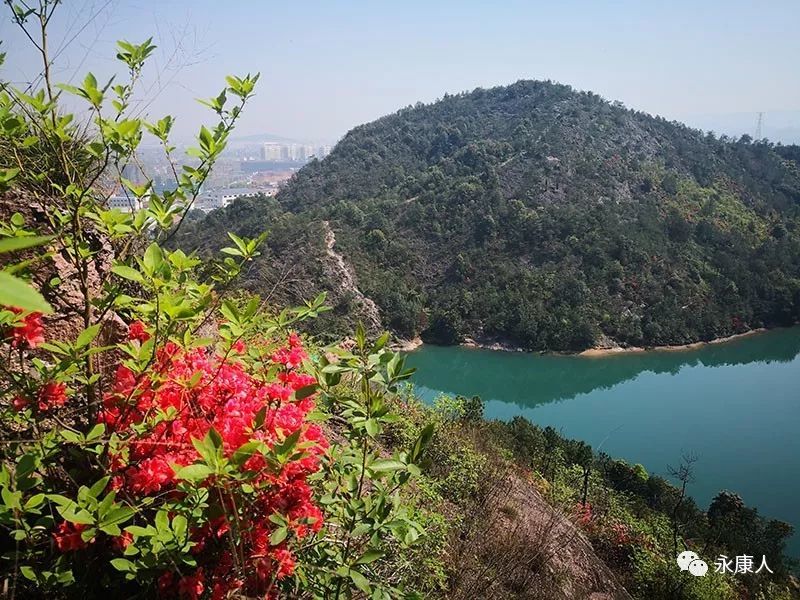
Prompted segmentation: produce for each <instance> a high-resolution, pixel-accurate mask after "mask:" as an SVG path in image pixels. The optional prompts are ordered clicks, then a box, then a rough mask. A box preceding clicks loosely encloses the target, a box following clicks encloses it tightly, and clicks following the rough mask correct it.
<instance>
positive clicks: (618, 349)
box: [575, 327, 769, 358]
mask: <svg viewBox="0 0 800 600" xmlns="http://www.w3.org/2000/svg"><path fill="white" fill-rule="evenodd" d="M767 331H769V330H768V329H767V328H766V327H759V328H757V329H751V330H749V331H745V332H743V333H734V334H733V335H728V336H725V337H721V338H715V339H713V340H709V341H707V342H703V341H700V342H692V343H690V344H677V345H674V346H650V347H642V346H628V347H622V346H615V347H613V348H587V349H586V350H583V351H582V352H577V353H575V355H576V356H585V357H587V358H593V357H600V356H610V355H613V354H627V353H632V354H635V353H639V352H684V351H686V350H697V349H698V348H702V347H703V346H710V345H712V344H725V343H726V342H732V341H734V340H738V339H741V338H746V337H750V336H751V335H758V334H760V333H766V332H767Z"/></svg>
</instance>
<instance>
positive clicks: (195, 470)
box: [0, 2, 431, 599]
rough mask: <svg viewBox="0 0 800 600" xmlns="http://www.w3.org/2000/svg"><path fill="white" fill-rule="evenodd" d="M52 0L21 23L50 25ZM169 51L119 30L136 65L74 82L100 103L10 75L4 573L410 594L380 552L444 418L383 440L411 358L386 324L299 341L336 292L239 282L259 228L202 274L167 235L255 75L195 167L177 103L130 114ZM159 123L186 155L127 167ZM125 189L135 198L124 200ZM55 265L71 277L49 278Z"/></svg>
mask: <svg viewBox="0 0 800 600" xmlns="http://www.w3.org/2000/svg"><path fill="white" fill-rule="evenodd" d="M58 4H59V3H52V2H43V3H41V5H40V6H39V7H38V8H35V9H31V10H28V11H26V10H21V11H16V12H15V13H14V20H15V21H16V22H17V24H18V25H19V26H20V27H22V28H24V29H25V30H26V33H28V34H29V35H31V36H34V35H39V34H41V35H42V36H46V24H47V23H49V22H50V20H51V18H52V13H53V11H54V10H55V7H56V6H57V5H58ZM31 21H32V22H34V23H36V32H34V31H33V30H31V29H30V22H31ZM39 25H42V27H41V31H40V29H39ZM41 46H42V47H46V44H44V43H42V44H41ZM153 49H154V46H153V45H152V44H151V43H150V41H149V40H148V41H146V42H144V43H143V44H139V45H136V44H130V43H128V42H120V43H119V53H118V58H119V59H120V60H121V61H122V62H123V63H124V65H125V66H126V67H127V70H128V71H129V75H130V79H129V80H128V82H127V83H119V82H115V84H114V85H111V82H109V83H108V84H107V85H106V84H100V83H98V82H97V80H96V78H95V77H94V76H93V75H91V74H89V75H88V76H87V77H86V79H85V80H84V82H83V83H82V84H81V85H80V86H69V85H65V86H60V89H61V90H63V91H64V92H66V93H70V94H73V95H75V96H77V97H79V98H81V99H83V100H84V101H86V103H87V105H88V111H89V114H90V118H91V122H90V123H83V124H80V123H78V122H77V121H76V119H75V118H74V116H73V115H65V113H64V112H63V111H61V110H60V109H59V98H60V96H59V92H56V89H55V86H54V85H53V84H52V83H51V82H50V80H49V77H47V78H45V80H44V82H43V87H42V89H40V90H36V91H33V92H32V93H28V92H23V91H20V90H16V89H14V88H13V87H12V86H10V85H7V84H3V85H2V89H3V90H6V91H5V92H0V136H2V139H0V142H2V143H0V195H2V194H3V193H4V192H7V191H8V190H11V191H12V192H14V193H16V192H21V193H24V194H25V197H26V202H27V203H28V204H29V205H30V206H36V207H39V209H38V210H39V213H37V212H35V211H34V212H31V213H29V214H25V215H23V214H21V213H16V214H14V215H13V216H12V217H11V218H10V220H8V221H5V222H4V221H2V220H0V253H2V254H3V256H4V258H9V257H10V258H13V259H15V260H16V259H18V260H17V262H16V263H15V264H9V265H8V266H7V268H6V269H5V270H2V271H0V352H2V353H3V356H4V357H5V359H6V360H5V361H4V363H3V365H2V367H0V418H2V427H1V428H0V447H2V454H1V455H0V528H2V530H3V532H4V533H5V534H6V535H4V536H2V537H1V538H0V547H2V558H1V559H0V579H2V580H3V582H4V583H3V585H4V586H5V588H6V589H8V591H9V594H10V596H11V597H12V598H13V597H16V596H19V597H23V596H46V597H72V596H80V597H81V598H91V597H100V596H107V595H108V594H109V593H111V595H112V596H114V597H116V596H120V597H134V596H135V597H152V596H154V595H159V596H161V597H165V598H172V597H177V598H185V599H196V598H215V599H216V598H218V599H222V598H228V597H234V596H240V597H241V596H244V597H259V598H277V597H287V596H291V597H297V596H303V597H316V598H330V597H333V598H339V597H353V596H354V595H356V594H361V595H367V596H371V597H374V598H391V597H396V596H405V595H407V594H408V591H407V590H404V589H403V586H402V581H399V580H397V579H396V577H394V576H393V575H392V574H391V569H390V568H389V567H387V566H386V564H385V561H386V560H388V559H389V558H390V556H389V555H390V553H391V551H392V549H396V548H398V547H400V546H403V545H408V544H413V543H414V542H415V541H416V540H417V539H418V538H419V537H420V536H421V535H422V533H423V532H422V529H421V527H420V526H419V525H418V524H417V523H415V521H414V520H413V518H412V515H411V511H409V510H407V507H405V506H404V504H403V501H402V498H401V495H400V494H401V492H402V490H403V487H404V486H405V484H406V483H407V482H408V481H409V479H410V478H411V477H413V476H414V475H416V474H418V473H419V469H418V468H417V467H416V465H415V462H416V461H417V460H418V459H419V458H420V457H421V453H422V451H423V449H424V447H425V445H426V443H427V440H428V439H430V435H431V431H430V430H429V429H428V430H425V431H423V433H422V435H421V436H420V438H419V439H417V440H416V441H415V443H414V444H413V446H412V447H411V448H410V449H409V450H408V451H407V452H399V453H395V454H393V455H385V454H384V453H382V452H381V450H380V448H379V446H378V444H377V439H376V438H377V436H379V435H380V433H381V431H382V428H383V426H384V424H385V423H387V422H389V421H390V420H391V418H392V415H391V414H390V413H389V411H388V408H387V404H386V401H385V398H386V395H387V394H390V393H392V391H393V390H394V389H395V388H396V386H397V384H398V382H400V381H401V380H403V379H405V378H407V377H408V376H409V375H410V371H409V370H407V369H405V368H404V366H403V360H402V358H401V357H400V356H399V355H397V354H394V353H392V352H389V351H387V350H386V348H385V345H386V342H387V340H388V336H386V335H384V336H382V337H381V338H380V339H379V340H377V341H376V342H374V343H368V342H367V340H366V338H365V335H364V332H363V330H362V329H359V331H358V332H357V335H356V347H355V349H351V350H346V349H343V348H341V347H333V348H330V349H328V352H327V353H326V352H325V351H323V350H320V349H317V348H315V347H314V346H313V341H312V342H311V343H310V344H309V343H308V342H309V341H308V340H303V339H301V337H300V335H298V333H297V328H298V324H299V323H300V322H301V321H303V320H305V319H309V318H314V317H316V316H317V314H319V313H320V312H321V311H323V310H325V309H326V308H325V306H324V300H325V298H324V295H323V296H320V297H318V298H316V299H314V300H313V301H311V302H307V303H306V304H305V306H302V307H299V308H289V309H284V310H282V311H280V312H279V313H277V314H274V313H271V312H270V311H269V308H268V307H267V306H266V304H265V303H264V302H262V301H261V300H260V299H259V298H242V297H237V298H235V299H232V298H231V297H230V296H229V295H228V294H227V293H226V292H227V288H228V286H229V284H230V283H231V282H232V281H233V280H234V279H235V277H236V276H237V275H238V274H239V272H240V271H241V270H242V269H243V268H245V267H246V265H247V264H248V263H249V261H251V260H252V259H253V257H255V256H257V255H258V248H259V245H260V244H261V242H262V241H263V239H264V236H261V237H259V238H256V239H245V238H241V237H239V236H236V235H234V234H229V235H230V239H231V241H232V244H233V245H232V246H231V247H228V248H223V249H221V251H222V255H223V258H222V259H221V260H218V261H215V262H213V263H212V264H210V265H205V269H204V272H206V273H209V275H208V277H207V278H206V279H205V280H202V281H201V280H199V279H198V271H199V266H200V263H201V261H200V260H199V259H198V258H197V257H195V256H187V255H186V254H185V253H184V252H182V251H181V250H172V251H170V250H168V249H167V247H168V242H169V239H170V237H171V236H172V235H173V233H174V231H175V228H176V227H180V224H181V222H182V220H183V218H184V217H185V215H186V214H187V212H188V211H189V210H190V208H191V206H192V203H193V201H194V199H195V198H196V197H197V195H198V194H199V192H200V189H201V187H202V185H203V184H204V182H205V180H206V178H207V177H208V175H209V173H210V171H211V169H212V167H213V165H214V163H215V162H216V160H217V159H218V157H219V156H220V153H221V152H222V151H223V150H224V148H225V145H226V142H227V138H228V135H229V134H230V132H231V131H232V130H233V127H234V125H235V123H236V121H237V120H238V118H239V115H240V113H241V110H242V108H243V107H244V105H245V103H246V102H247V101H248V99H249V98H250V97H251V96H252V94H253V90H254V86H255V84H256V81H257V80H258V76H257V75H256V76H251V75H248V76H245V77H241V78H239V77H228V78H227V84H228V85H227V86H226V87H225V89H224V90H222V92H221V93H220V94H218V95H217V96H215V97H213V98H211V99H209V100H205V101H203V104H205V105H206V106H208V107H209V108H210V109H211V110H212V111H213V113H214V114H215V115H216V116H217V118H218V123H217V124H216V125H214V126H213V127H211V128H206V127H202V128H201V129H200V132H199V135H198V136H197V147H194V148H191V149H190V150H189V151H188V152H187V154H188V157H189V159H190V160H188V162H187V163H186V164H183V165H181V166H178V165H177V164H176V161H175V160H174V157H173V153H174V150H175V148H174V147H173V146H172V145H171V144H170V142H169V134H170V129H171V127H172V123H173V120H172V118H171V117H164V118H163V119H160V120H158V121H154V122H148V121H145V120H143V119H141V118H140V117H138V116H131V114H130V104H131V98H132V94H133V88H134V84H135V82H136V81H137V80H138V79H139V76H140V73H141V70H142V68H143V64H144V62H145V60H146V59H147V57H148V56H149V55H150V54H151V53H152V51H153ZM43 58H44V60H45V61H48V60H49V59H48V58H47V56H46V52H43ZM109 96H110V98H111V99H110V102H109V98H108V97H109ZM230 98H235V99H237V102H236V104H235V105H234V106H230V105H229V99H230ZM144 132H148V133H149V134H151V135H152V136H154V137H155V138H156V140H158V141H159V142H160V143H161V145H162V146H163V149H164V152H165V156H166V159H167V160H168V161H169V163H170V164H171V165H173V167H174V168H173V173H174V176H175V181H174V182H173V185H172V186H171V187H168V188H167V189H165V190H163V191H161V192H158V193H157V192H155V191H154V190H153V186H152V183H151V181H150V180H147V183H145V184H144V185H139V184H134V183H133V182H131V181H130V180H128V179H127V178H125V177H123V176H122V173H123V172H124V171H126V169H131V168H137V169H139V168H140V167H139V166H138V163H137V161H136V156H135V153H136V149H137V148H138V145H139V143H140V141H141V138H142V135H143V133H144ZM7 148H10V149H12V152H10V153H6V152H5V150H4V149H7ZM8 161H15V162H14V163H13V164H12V165H11V166H9V164H8ZM14 165H16V166H14ZM98 182H102V184H100V183H98ZM109 182H111V183H109ZM114 186H116V190H121V191H122V193H125V194H127V195H128V196H129V197H130V198H131V201H132V202H131V204H132V206H140V205H141V206H142V207H141V208H136V209H134V210H131V211H129V212H121V211H119V210H117V209H109V208H108V206H107V200H108V197H109V195H110V194H111V193H113V192H114V191H115V188H114ZM42 247H44V248H43V249H42ZM109 248H110V249H111V258H110V259H109V258H108V254H107V253H108V251H109V250H108V249H109ZM36 249H39V250H36ZM19 252H25V253H27V254H26V255H24V256H23V255H18V254H16V253H19ZM104 253H106V254H104ZM56 259H57V260H58V261H60V262H58V263H56V262H51V261H56ZM104 261H108V262H109V263H110V264H106V263H105V262H104ZM55 264H59V265H60V267H59V268H60V269H62V270H64V271H65V272H69V273H70V276H69V277H64V281H62V278H61V277H60V275H62V273H61V272H58V273H55V274H53V275H58V276H48V277H45V279H47V281H46V283H45V284H44V285H43V284H41V281H42V279H43V277H42V273H47V271H48V269H50V270H52V269H53V268H54V265H55ZM34 267H35V268H36V269H40V270H41V271H39V272H37V275H39V277H38V280H39V282H40V284H39V286H38V287H39V288H40V289H38V290H37V289H35V288H34V287H33V286H31V285H29V284H28V282H26V278H27V277H28V276H29V275H30V274H31V269H33V268H34ZM65 287H67V288H69V293H65V292H64V291H63V290H62V288H65ZM65 297H68V298H69V303H68V304H65V302H64V298H65ZM51 303H52V304H53V305H57V308H56V309H55V310H54V308H53V306H51ZM3 307H5V308H3ZM54 312H55V313H56V314H55V315H54V317H56V318H54V319H51V317H50V316H49V315H50V314H52V313H54ZM56 323H58V324H59V325H56ZM60 323H71V324H73V325H74V324H75V323H77V324H78V325H77V328H76V327H72V328H70V327H63V326H61V325H60ZM317 405H319V408H318V407H317ZM331 416H333V417H335V423H336V425H335V427H332V426H331V425H327V426H326V425H325V423H324V422H325V421H326V420H327V419H328V418H329V417H331ZM334 430H335V435H334V436H329V435H326V432H328V433H331V432H334ZM328 437H333V438H334V441H335V443H329V441H328V439H327V438H328Z"/></svg>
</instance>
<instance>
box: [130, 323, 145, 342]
mask: <svg viewBox="0 0 800 600" xmlns="http://www.w3.org/2000/svg"><path fill="white" fill-rule="evenodd" d="M128 339H129V340H138V341H140V342H146V341H147V340H149V339H150V334H149V333H148V332H147V330H146V329H145V328H144V323H142V322H141V321H134V322H133V323H131V324H130V325H129V326H128Z"/></svg>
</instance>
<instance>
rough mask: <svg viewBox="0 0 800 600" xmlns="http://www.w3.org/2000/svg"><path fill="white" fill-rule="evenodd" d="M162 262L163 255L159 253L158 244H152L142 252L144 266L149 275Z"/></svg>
mask: <svg viewBox="0 0 800 600" xmlns="http://www.w3.org/2000/svg"><path fill="white" fill-rule="evenodd" d="M163 262H164V254H163V253H162V252H161V248H159V246H158V244H156V243H155V242H153V243H152V244H150V245H149V246H148V247H147V250H145V252H144V266H145V267H147V269H148V271H149V272H150V273H154V272H155V271H156V270H157V269H158V268H159V267H160V266H161V263H163Z"/></svg>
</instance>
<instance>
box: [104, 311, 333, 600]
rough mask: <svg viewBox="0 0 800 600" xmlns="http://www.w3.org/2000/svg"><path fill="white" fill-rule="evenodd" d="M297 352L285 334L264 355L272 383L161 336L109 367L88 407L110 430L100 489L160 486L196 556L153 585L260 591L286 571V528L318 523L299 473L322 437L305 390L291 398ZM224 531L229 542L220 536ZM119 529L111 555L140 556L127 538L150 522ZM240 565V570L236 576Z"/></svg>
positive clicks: (304, 380) (306, 380)
mask: <svg viewBox="0 0 800 600" xmlns="http://www.w3.org/2000/svg"><path fill="white" fill-rule="evenodd" d="M133 329H134V331H133V332H130V335H131V337H134V338H137V339H142V338H145V340H146V339H149V337H150V336H149V334H148V335H143V333H145V331H144V329H143V328H139V327H136V328H133ZM287 358H290V360H287ZM306 358H307V356H306V354H305V351H304V350H303V348H302V345H301V342H300V340H299V338H298V337H297V335H295V334H292V335H290V337H289V342H288V344H287V345H286V346H285V347H281V348H279V349H278V350H277V351H275V353H274V354H273V356H272V357H271V359H270V360H271V362H272V364H273V366H276V367H277V371H274V380H272V381H269V380H263V379H259V378H257V377H254V376H253V375H251V374H250V373H248V372H247V370H246V368H245V366H244V365H243V364H242V363H240V362H233V361H224V360H222V359H221V357H219V356H215V355H212V354H209V353H208V352H206V351H205V350H204V349H194V350H190V351H184V350H182V349H180V348H179V347H178V346H177V345H175V344H174V343H171V342H168V343H167V344H166V345H165V346H164V347H162V348H159V349H158V350H157V351H156V359H155V361H154V363H153V365H151V367H150V368H149V369H148V370H147V371H146V372H145V373H143V374H141V375H140V376H138V377H137V375H136V374H135V373H134V372H133V371H132V370H131V369H130V368H129V367H127V366H125V365H120V366H119V367H118V368H117V370H116V373H115V377H114V384H113V387H112V390H111V391H110V392H109V393H107V394H106V396H105V398H104V399H103V407H104V408H103V411H102V412H101V413H100V421H101V422H103V423H105V425H106V430H107V431H110V432H113V433H114V434H116V435H117V443H116V444H115V447H114V449H113V450H111V451H110V452H109V468H108V472H109V474H111V480H110V486H111V488H112V489H114V490H116V491H117V492H118V493H125V494H126V495H127V496H129V497H131V498H135V499H136V500H137V501H141V500H143V499H145V498H157V497H158V496H159V495H161V494H164V493H165V492H166V493H170V494H172V496H173V499H174V506H173V507H172V511H171V512H173V513H174V515H175V516H173V517H172V524H173V527H174V525H175V520H176V519H178V526H179V528H180V530H181V531H182V532H183V534H184V542H185V545H184V547H186V548H188V549H190V553H191V556H192V559H191V562H192V563H193V562H195V561H196V563H197V565H198V566H197V569H195V570H194V571H193V572H191V573H187V574H185V575H183V576H181V577H180V578H179V577H176V576H175V575H174V573H173V571H172V570H168V571H165V573H164V574H163V575H162V576H161V578H160V579H159V588H160V589H161V591H162V593H167V592H171V591H175V590H176V589H177V590H178V592H179V595H181V596H185V597H189V598H194V597H198V596H199V594H200V593H201V592H202V591H203V590H204V589H211V590H212V591H213V595H214V596H215V597H224V595H225V594H227V593H228V592H230V591H231V590H240V589H241V590H242V591H244V592H246V593H248V594H250V595H256V594H258V595H263V594H265V593H267V592H268V591H269V590H270V589H271V588H272V587H273V586H274V584H275V582H276V581H277V580H281V579H283V578H285V577H287V576H289V575H291V574H292V573H293V572H294V566H295V556H294V554H293V553H292V551H291V549H290V548H289V547H288V546H287V544H286V538H287V536H288V535H289V534H290V533H291V534H292V535H293V536H294V537H295V538H296V539H302V538H304V537H306V536H307V535H308V534H309V533H312V532H318V531H320V530H321V528H322V524H323V516H322V512H321V511H320V509H319V507H318V506H317V505H316V503H315V502H314V499H313V494H312V490H311V487H310V486H309V484H308V482H307V476H308V475H309V474H311V473H314V472H316V471H317V470H318V469H319V466H320V462H319V456H320V455H321V454H322V453H323V452H324V451H325V449H326V447H327V441H326V440H325V437H324V435H323V433H322V430H321V429H320V427H319V426H318V425H316V424H308V423H307V422H306V416H307V414H308V413H309V411H311V410H312V409H313V408H314V401H313V399H312V398H311V396H310V395H305V396H304V397H302V398H300V399H298V397H297V395H298V393H300V395H301V396H303V395H304V394H303V392H301V390H304V389H308V388H309V386H311V387H313V384H314V383H315V380H314V378H313V376H311V375H308V374H306V373H302V372H300V371H299V367H300V365H301V364H302V362H303V361H304V360H305V359H306ZM187 484H192V486H191V489H188V488H187ZM198 494H200V495H201V496H202V497H203V498H205V503H204V504H203V505H202V510H201V511H193V512H189V511H187V510H186V507H185V505H184V500H185V499H186V498H187V497H188V496H197V495H198ZM232 528H234V529H236V531H235V536H234V537H235V540H236V544H235V549H234V548H232V547H231V545H230V543H229V540H228V539H227V537H228V536H226V534H228V533H229V532H230V531H231V529H232ZM126 533H127V534H129V537H127V538H124V539H122V540H120V542H119V543H120V545H121V546H123V548H124V550H125V551H124V552H123V554H124V555H125V556H126V557H134V558H135V557H137V556H140V552H138V551H137V550H136V548H137V547H138V546H139V545H140V544H138V543H137V544H136V545H132V543H133V542H139V540H140V538H145V539H147V538H148V537H152V536H151V534H152V531H151V530H147V529H146V528H144V529H143V528H140V527H136V526H133V527H129V528H127V529H126ZM237 561H238V563H239V564H237ZM115 564H116V566H117V567H120V568H123V569H124V570H126V571H128V572H132V573H135V572H136V571H137V570H138V569H139V568H146V567H147V563H146V561H144V562H143V561H142V560H141V559H139V560H138V561H135V560H131V559H126V560H125V561H124V562H123V561H122V560H120V559H117V562H116V563H115ZM190 564H191V563H190ZM191 566H194V565H191ZM242 572H244V573H247V574H249V575H248V576H247V577H246V578H244V579H239V578H238V576H237V575H238V574H239V573H242Z"/></svg>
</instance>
